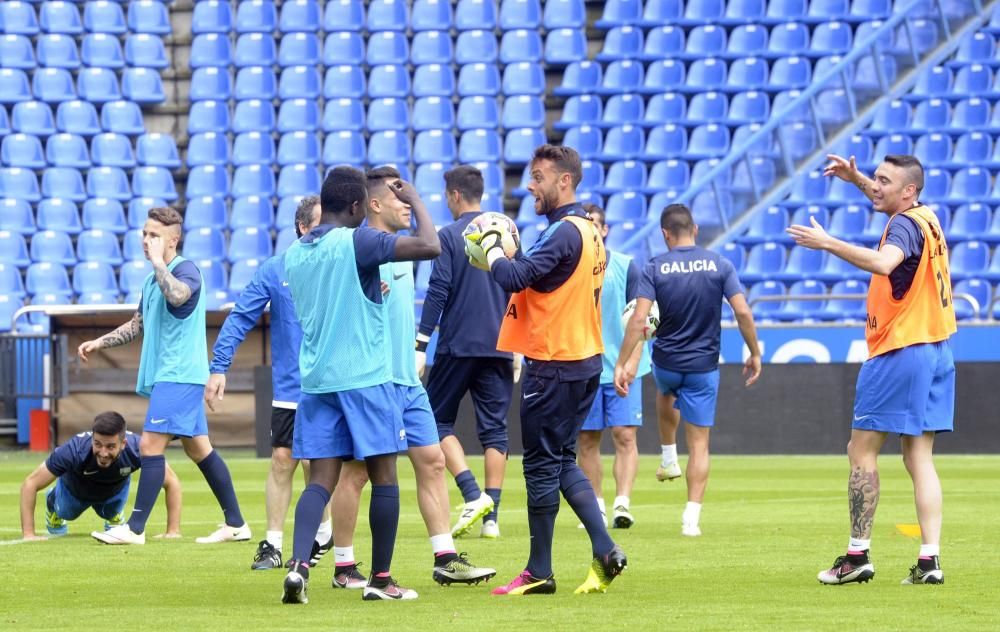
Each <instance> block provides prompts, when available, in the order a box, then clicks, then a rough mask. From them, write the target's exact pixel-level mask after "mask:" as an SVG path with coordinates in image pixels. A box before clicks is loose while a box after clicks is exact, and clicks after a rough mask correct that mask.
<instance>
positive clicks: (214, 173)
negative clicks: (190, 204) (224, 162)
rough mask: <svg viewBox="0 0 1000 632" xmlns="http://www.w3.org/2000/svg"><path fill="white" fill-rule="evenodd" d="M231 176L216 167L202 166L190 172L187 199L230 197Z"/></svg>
mask: <svg viewBox="0 0 1000 632" xmlns="http://www.w3.org/2000/svg"><path fill="white" fill-rule="evenodd" d="M229 182H230V181H229V174H228V173H227V172H226V170H225V169H224V168H222V167H218V166H216V165H201V166H198V167H194V168H192V169H191V170H190V171H189V172H188V179H187V191H186V193H187V197H188V199H191V198H195V197H203V196H206V195H213V196H216V197H225V196H227V195H229V187H230V184H229Z"/></svg>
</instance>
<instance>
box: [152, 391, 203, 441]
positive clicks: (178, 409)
mask: <svg viewBox="0 0 1000 632" xmlns="http://www.w3.org/2000/svg"><path fill="white" fill-rule="evenodd" d="M204 396H205V385H204V384H178V383H176V382H157V383H156V384H154V385H153V392H152V393H150V395H149V408H148V409H147V410H146V423H144V424H143V426H142V430H143V432H145V431H149V432H159V433H162V434H168V435H175V436H178V437H199V436H201V435H207V434H208V419H207V418H206V417H205V404H204V401H203V398H204Z"/></svg>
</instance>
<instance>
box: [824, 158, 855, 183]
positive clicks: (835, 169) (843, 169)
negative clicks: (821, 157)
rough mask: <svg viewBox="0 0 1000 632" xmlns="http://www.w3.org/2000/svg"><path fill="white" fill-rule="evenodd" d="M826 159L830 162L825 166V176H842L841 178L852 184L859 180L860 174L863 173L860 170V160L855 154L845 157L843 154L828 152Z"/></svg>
mask: <svg viewBox="0 0 1000 632" xmlns="http://www.w3.org/2000/svg"><path fill="white" fill-rule="evenodd" d="M826 159H827V160H829V161H830V162H828V163H827V164H826V166H825V167H824V168H823V175H824V176H827V177H829V176H833V177H836V178H840V179H841V180H843V181H845V182H850V183H851V184H854V183H855V182H857V181H858V176H860V175H861V172H860V171H858V162H857V160H856V159H855V158H854V156H851V157H850V158H844V157H843V156H838V155H837V154H827V155H826Z"/></svg>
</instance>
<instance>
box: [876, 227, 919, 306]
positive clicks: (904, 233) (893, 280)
mask: <svg viewBox="0 0 1000 632" xmlns="http://www.w3.org/2000/svg"><path fill="white" fill-rule="evenodd" d="M885 243H887V244H892V245H893V246H897V247H899V249H900V250H902V251H903V261H902V263H900V264H899V265H898V266H896V268H895V269H894V270H893V271H892V272H890V273H889V283H890V284H891V285H892V298H894V299H896V300H897V301H898V300H900V299H902V298H903V297H904V296H905V295H906V293H907V292H908V291H909V290H910V286H911V285H913V277H915V276H916V275H917V266H919V265H920V257H921V255H922V254H923V252H924V231H923V230H921V229H920V227H919V226H917V223H916V222H915V221H913V220H912V219H910V218H909V217H907V216H905V215H902V214H899V215H896V216H894V217H892V218H891V219H890V220H889V232H888V233H887V234H886V236H885Z"/></svg>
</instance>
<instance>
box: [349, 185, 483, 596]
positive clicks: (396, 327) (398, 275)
mask: <svg viewBox="0 0 1000 632" xmlns="http://www.w3.org/2000/svg"><path fill="white" fill-rule="evenodd" d="M366 177H367V182H368V226H370V227H372V228H374V229H376V230H381V231H384V232H387V233H390V234H396V233H398V232H400V231H403V230H407V229H409V228H410V216H411V211H412V206H411V204H413V205H416V204H423V202H422V201H421V200H420V199H419V198H417V199H415V200H411V201H410V203H406V202H404V201H403V200H401V199H400V198H399V197H398V196H397V195H396V194H395V193H394V192H393V189H392V187H393V185H396V183H398V182H399V181H400V174H399V171H397V170H396V168H395V167H390V166H385V167H378V168H375V169H372V170H370V171H369V172H368V174H367V176H366ZM424 265H427V264H424ZM380 275H381V278H382V283H383V284H384V286H385V288H384V289H385V294H384V298H383V301H384V302H385V309H386V323H387V325H388V334H387V335H386V337H385V342H386V354H387V357H386V361H387V362H388V363H389V365H390V366H391V367H392V382H393V386H394V389H395V391H396V403H397V405H398V406H399V408H400V410H401V411H402V415H403V428H404V430H406V443H407V446H408V449H407V452H408V454H409V456H410V461H411V463H412V464H413V471H414V473H415V474H416V479H417V504H418V505H419V507H420V514H421V516H422V517H423V519H424V524H425V525H426V526H427V535H429V536H430V541H431V549H432V551H433V553H434V570H433V573H432V576H433V578H434V580H435V581H437V582H439V583H441V584H451V583H453V582H459V583H467V584H471V583H479V582H481V581H483V580H487V579H489V578H490V577H493V576H494V575H496V571H495V570H493V569H492V568H477V567H476V566H474V565H472V564H471V563H470V562H469V561H468V559H467V558H466V557H465V554H462V555H459V554H458V553H457V552H456V550H455V542H454V540H453V539H452V535H451V532H450V531H449V528H448V517H449V510H450V506H449V503H448V489H447V487H446V485H445V480H444V469H445V456H444V453H443V452H442V451H441V445H440V443H439V442H438V432H437V425H436V424H435V422H434V414H433V413H432V412H431V407H430V403H429V402H428V400H427V392H426V391H425V390H424V387H423V384H421V383H420V378H419V376H418V375H417V369H416V358H415V354H416V352H415V350H414V345H413V332H414V331H415V329H416V323H415V322H414V315H413V302H414V285H413V264H412V263H411V262H409V261H396V262H391V263H384V264H382V266H381V267H380ZM341 487H345V486H343V485H338V486H337V490H336V491H335V492H334V509H335V513H336V517H337V520H336V530H335V538H334V539H335V541H336V546H337V548H338V553H339V552H340V551H339V549H340V547H341V545H342V543H343V544H344V545H346V546H349V547H351V550H350V552H351V553H352V554H353V535H354V525H355V523H356V521H357V513H358V500H359V498H360V493H361V489H360V488H358V489H357V490H356V493H355V494H354V495H353V499H354V502H353V506H347V505H344V504H342V503H341V502H340V499H339V497H338V494H337V491H339V490H340V488H341ZM335 555H336V554H335ZM350 561H353V558H352V560H350ZM347 563H348V560H342V559H340V557H339V556H338V559H337V573H336V575H335V576H334V581H333V583H334V586H335V587H338V586H339V587H343V588H354V587H359V586H358V585H359V584H361V577H362V576H361V575H360V572H359V571H358V570H357V566H356V565H355V566H353V567H350V566H347Z"/></svg>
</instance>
